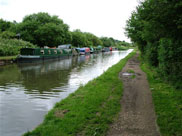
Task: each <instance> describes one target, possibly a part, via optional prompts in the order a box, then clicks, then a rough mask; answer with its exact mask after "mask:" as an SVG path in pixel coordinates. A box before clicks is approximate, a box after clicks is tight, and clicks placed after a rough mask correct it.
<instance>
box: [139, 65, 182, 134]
mask: <svg viewBox="0 0 182 136" xmlns="http://www.w3.org/2000/svg"><path fill="white" fill-rule="evenodd" d="M141 68H142V70H143V71H144V72H146V74H147V78H148V81H149V84H150V88H151V91H152V97H153V102H154V106H155V111H156V115H157V124H158V126H159V128H160V133H161V136H182V90H176V89H175V88H174V87H173V86H171V85H169V84H167V83H165V82H164V81H163V80H161V79H160V77H159V75H158V74H157V70H156V69H154V68H151V67H149V66H148V65H147V64H142V65H141Z"/></svg>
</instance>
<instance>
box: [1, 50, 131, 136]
mask: <svg viewBox="0 0 182 136" xmlns="http://www.w3.org/2000/svg"><path fill="white" fill-rule="evenodd" d="M131 51H132V49H129V50H127V51H113V52H108V53H100V54H92V55H88V56H78V57H73V58H70V59H65V60H60V61H49V62H45V63H40V64H31V65H17V64H13V65H7V66H1V67H0V136H20V135H22V134H23V133H25V132H27V131H31V130H32V129H34V128H35V127H36V126H37V125H39V124H40V123H41V122H42V121H43V119H44V116H45V114H47V112H48V111H49V110H50V109H51V108H52V107H53V106H54V104H55V103H56V102H58V101H60V100H61V99H64V98H66V97H67V96H68V95H69V94H70V93H72V92H74V91H75V90H76V89H77V88H78V87H79V86H81V85H84V84H86V83H87V82H88V81H90V80H92V79H93V78H96V77H97V76H99V75H101V74H102V73H103V72H104V71H106V70H107V69H108V68H109V67H111V66H112V65H114V64H116V63H117V62H118V61H119V60H121V59H122V58H124V57H125V56H127V55H128V54H129V53H130V52H131Z"/></svg>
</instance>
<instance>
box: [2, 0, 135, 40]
mask: <svg viewBox="0 0 182 136" xmlns="http://www.w3.org/2000/svg"><path fill="white" fill-rule="evenodd" d="M137 5H138V0H0V18H2V19H4V20H6V21H13V20H15V21H17V22H21V21H22V20H23V18H24V17H25V16H26V15H30V14H33V13H38V12H47V13H49V14H50V15H57V16H58V17H59V18H61V19H62V20H63V21H64V23H66V24H68V25H69V27H70V30H71V31H73V30H75V29H80V30H81V31H83V32H90V33H93V34H94V35H96V36H98V37H102V36H104V37H113V38H114V39H117V40H121V41H123V40H125V41H127V42H130V40H129V39H128V38H127V37H126V36H125V34H124V28H125V25H126V20H128V19H129V17H130V16H131V13H132V11H134V10H135V8H136V6H137Z"/></svg>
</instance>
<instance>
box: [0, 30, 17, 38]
mask: <svg viewBox="0 0 182 136" xmlns="http://www.w3.org/2000/svg"><path fill="white" fill-rule="evenodd" d="M15 36H16V34H15V33H13V32H11V31H3V32H2V33H0V37H1V38H4V39H11V38H14V37H15Z"/></svg>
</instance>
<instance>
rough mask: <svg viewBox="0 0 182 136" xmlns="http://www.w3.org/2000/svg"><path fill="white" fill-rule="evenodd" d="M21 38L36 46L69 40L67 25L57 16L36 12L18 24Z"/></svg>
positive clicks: (64, 42) (63, 42)
mask: <svg viewBox="0 0 182 136" xmlns="http://www.w3.org/2000/svg"><path fill="white" fill-rule="evenodd" d="M17 29H18V32H19V33H20V34H21V38H22V39H23V40H25V41H29V42H31V43H33V44H36V45H38V46H41V47H43V46H58V45H60V44H66V43H68V42H69V41H70V40H71V34H70V32H69V27H68V25H67V24H64V23H63V21H62V20H61V19H59V18H58V17H57V16H50V15H49V14H48V13H37V14H32V15H29V16H26V17H25V18H24V19H23V21H22V22H21V23H20V24H18V27H17Z"/></svg>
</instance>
